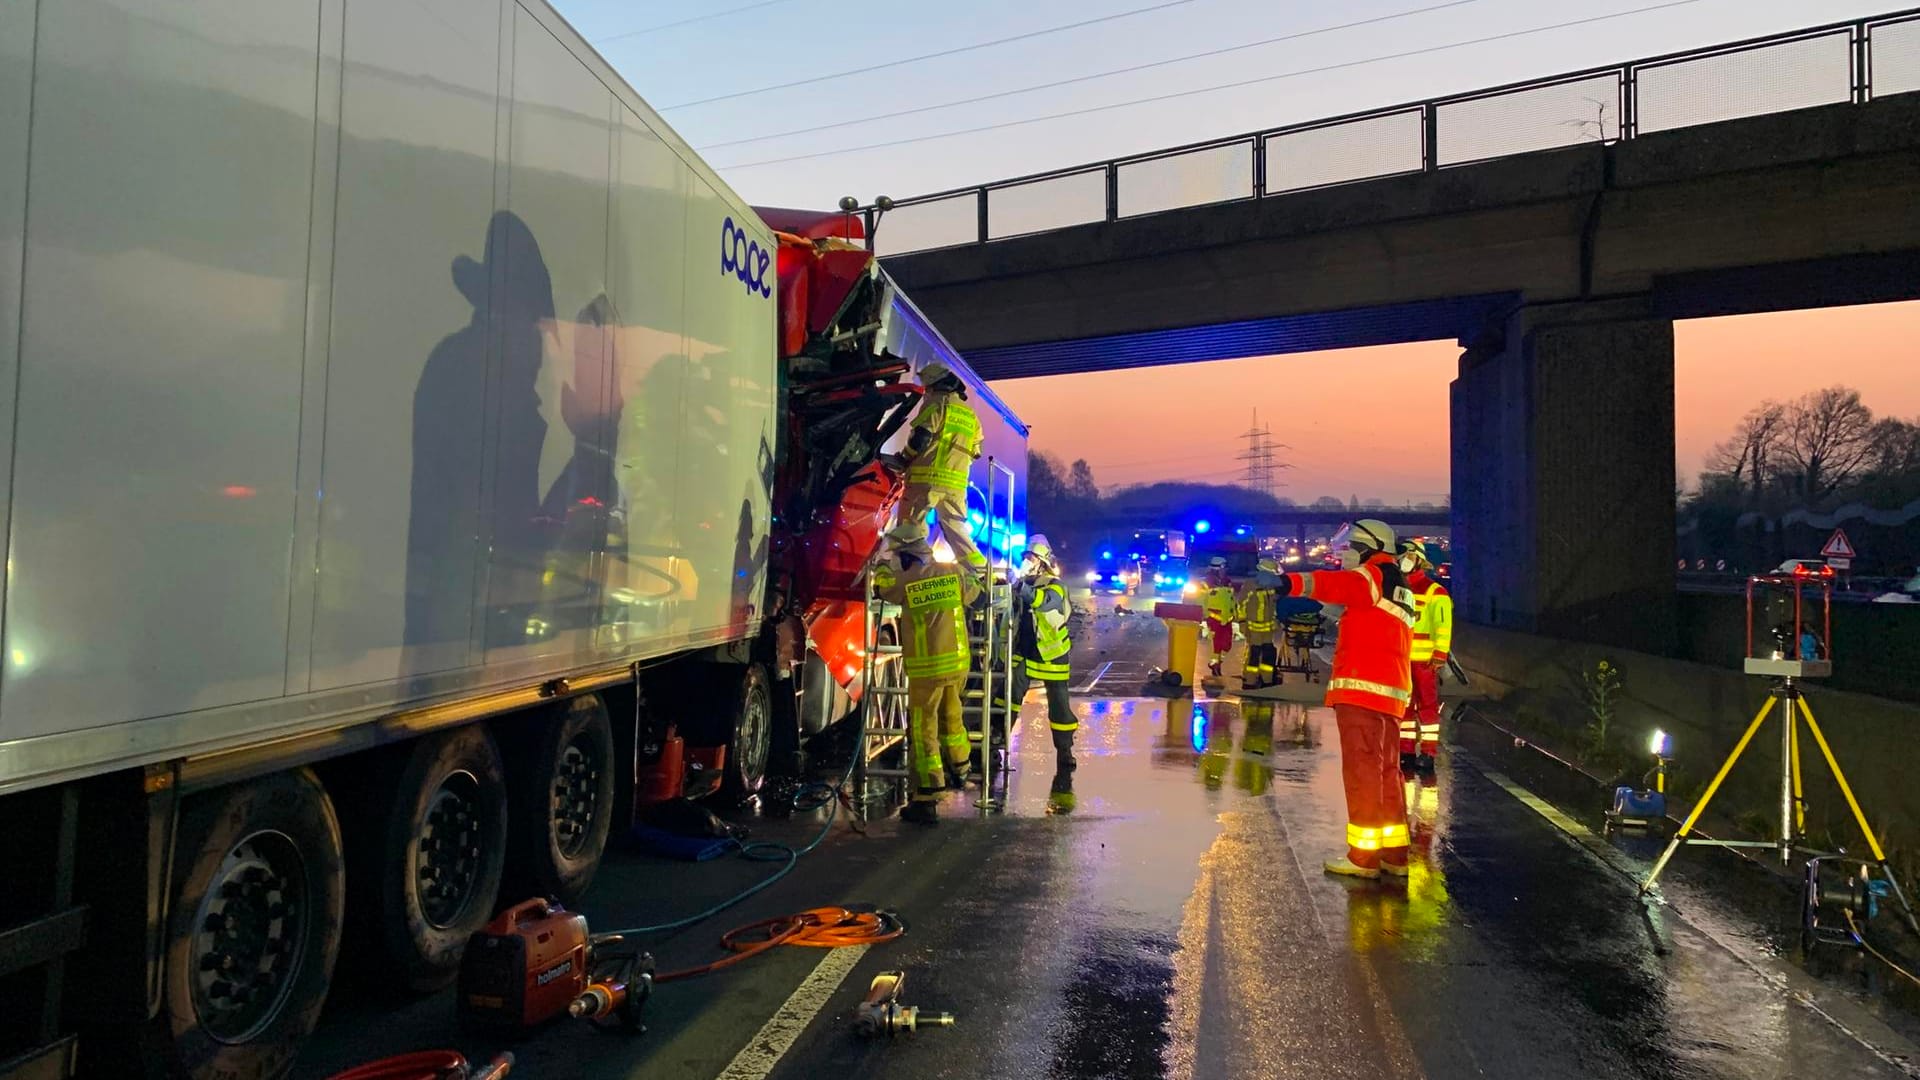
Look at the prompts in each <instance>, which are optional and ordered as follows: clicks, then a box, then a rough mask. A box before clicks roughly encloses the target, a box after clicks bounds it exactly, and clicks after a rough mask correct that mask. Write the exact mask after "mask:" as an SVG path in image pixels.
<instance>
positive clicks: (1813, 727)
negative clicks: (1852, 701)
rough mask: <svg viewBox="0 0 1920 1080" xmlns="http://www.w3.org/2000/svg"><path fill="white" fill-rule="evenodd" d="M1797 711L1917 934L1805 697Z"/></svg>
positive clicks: (1916, 921)
mask: <svg viewBox="0 0 1920 1080" xmlns="http://www.w3.org/2000/svg"><path fill="white" fill-rule="evenodd" d="M1800 715H1802V716H1804V717H1806V720H1807V730H1808V731H1811V732H1813V741H1814V742H1816V743H1819V744H1820V753H1821V755H1822V756H1823V757H1825V758H1826V759H1827V768H1829V769H1832V770H1833V779H1834V781H1835V782H1836V783H1838V784H1839V785H1840V794H1842V795H1844V796H1846V799H1847V806H1848V807H1849V808H1850V809H1851V810H1852V811H1853V820H1854V821H1855V823H1857V824H1858V825H1859V826H1860V832H1861V833H1862V834H1864V835H1865V836H1866V838H1867V848H1868V850H1870V851H1872V852H1873V858H1874V861H1875V862H1877V863H1879V864H1880V869H1881V871H1882V872H1883V873H1885V874H1886V875H1887V884H1888V885H1889V886H1890V887H1891V888H1892V889H1893V895H1894V898H1895V899H1897V900H1899V901H1900V910H1901V912H1902V913H1903V914H1905V915H1906V917H1907V925H1908V926H1909V927H1912V928H1913V931H1914V932H1915V933H1917V934H1920V918H1915V916H1914V913H1913V905H1912V904H1909V903H1908V902H1907V894H1906V892H1905V890H1903V889H1901V888H1900V879H1899V878H1898V877H1895V876H1894V873H1893V868H1892V867H1890V866H1888V865H1887V853H1886V852H1884V851H1882V850H1880V839H1879V837H1876V836H1874V835H1873V826H1871V825H1869V824H1867V814H1866V811H1864V810H1862V809H1860V800H1858V799H1856V798H1854V797H1853V785H1851V784H1849V783H1847V775H1846V774H1845V773H1843V772H1841V771H1840V759H1838V758H1836V757H1834V756H1833V747H1831V746H1828V745H1827V737H1826V735H1824V734H1823V733H1822V732H1821V731H1820V722H1819V721H1818V720H1815V719H1814V718H1813V710H1812V709H1810V708H1808V707H1807V699H1806V698H1801V699H1800Z"/></svg>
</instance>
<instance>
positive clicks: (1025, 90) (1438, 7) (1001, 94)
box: [694, 0, 1480, 150]
mask: <svg viewBox="0 0 1920 1080" xmlns="http://www.w3.org/2000/svg"><path fill="white" fill-rule="evenodd" d="M1477 3H1480V0H1447V2H1446V3H1443V4H1429V5H1428V6H1426V7H1420V8H1413V9H1412V10H1410V11H1400V12H1395V13H1393V14H1391V15H1376V16H1374V17H1372V18H1370V19H1356V20H1354V21H1353V22H1344V23H1339V24H1337V25H1335V26H1322V27H1319V28H1317V29H1313V30H1299V31H1295V32H1294V33H1291V34H1282V35H1280V36H1279V37H1270V38H1262V39H1260V40H1259V41H1247V42H1242V43H1241V44H1238V45H1228V46H1225V47H1223V48H1218V49H1208V50H1206V51H1205V52H1197V53H1187V54H1186V55H1184V56H1174V57H1169V58H1167V59H1165V60H1150V61H1148V62H1146V63H1144V64H1130V65H1128V66H1126V67H1118V68H1108V69H1107V70H1105V71H1095V72H1092V73H1091V74H1087V75H1076V76H1074V77H1073V78H1071V79H1056V80H1054V81H1053V82H1044V83H1035V84H1034V85H1032V86H1022V87H1019V88H1017V89H1013V90H997V91H995V92H993V93H991V94H980V95H977V96H975V97H968V98H956V99H955V100H953V101H943V102H940V103H939V104H937V105H919V106H915V107H914V108H911V109H896V110H895V111H893V112H884V113H875V114H873V115H872V116H862V117H859V118H858V119H854V120H835V121H833V122H832V123H827V124H815V125H813V126H812V127H803V128H794V129H793V130H791V131H777V132H774V133H773V134H771V135H755V136H753V137H751V138H747V139H730V140H728V141H726V142H717V143H707V144H706V145H704V146H698V147H695V148H694V149H696V150H720V149H723V148H725V147H729V146H744V145H746V144H747V143H757V142H767V141H768V140H771V139H783V138H786V137H787V136H789V135H811V134H813V133H814V132H817V131H832V130H833V129H835V128H843V127H855V126H857V125H860V124H871V123H873V122H875V121H878V120H893V119H897V118H899V117H902V116H917V115H919V114H921V113H929V112H935V111H938V110H940V109H953V108H958V107H959V106H961V105H977V104H979V103H980V102H982V101H997V100H999V99H1000V98H1009V97H1018V96H1020V95H1021V94H1034V93H1038V92H1040V91H1042V90H1054V89H1058V88H1059V87H1062V86H1073V85H1075V84H1078V83H1086V82H1095V81H1097V80H1100V79H1110V78H1113V77H1114V76H1116V75H1131V74H1134V73H1135V72H1140V71H1151V70H1152V69H1154V68H1161V67H1171V66H1172V65H1174V64H1184V63H1186V62H1188V61H1189V60H1205V59H1208V58H1211V57H1215V56H1226V55H1227V54H1229V53H1237V52H1244V51H1246V50H1247V49H1258V48H1262V47H1264V46H1267V45H1278V44H1280V43H1282V42H1286V41H1299V40H1300V39H1302V38H1310V37H1318V36H1320V35H1322V34H1332V33H1336V32H1338V31H1341V30H1352V29H1355V28H1357V27H1361V26H1373V25H1375V24H1378V23H1385V22H1394V21H1396V20H1399V19H1410V18H1412V17H1414V16H1416V15H1425V14H1428V13H1429V12H1434V11H1445V10H1446V9H1448V8H1457V7H1465V6H1466V5H1468V4H1477Z"/></svg>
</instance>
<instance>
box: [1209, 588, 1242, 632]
mask: <svg viewBox="0 0 1920 1080" xmlns="http://www.w3.org/2000/svg"><path fill="white" fill-rule="evenodd" d="M1235 606H1236V605H1235V604H1234V600H1233V586H1231V585H1214V586H1212V587H1210V588H1208V589H1207V598H1206V610H1207V618H1209V619H1212V620H1213V621H1214V622H1217V623H1230V622H1232V621H1233V611H1234V608H1235Z"/></svg>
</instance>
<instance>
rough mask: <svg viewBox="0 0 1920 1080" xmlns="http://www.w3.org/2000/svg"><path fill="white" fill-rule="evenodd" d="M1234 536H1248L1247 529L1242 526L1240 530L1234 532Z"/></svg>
mask: <svg viewBox="0 0 1920 1080" xmlns="http://www.w3.org/2000/svg"><path fill="white" fill-rule="evenodd" d="M1233 535H1235V536H1245V535H1247V527H1246V526H1245V525H1242V526H1240V527H1239V528H1237V529H1235V530H1233Z"/></svg>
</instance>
